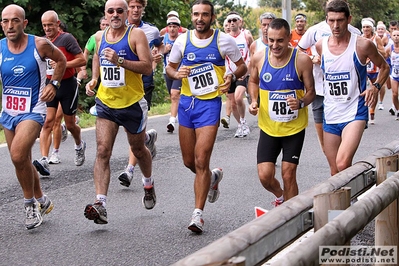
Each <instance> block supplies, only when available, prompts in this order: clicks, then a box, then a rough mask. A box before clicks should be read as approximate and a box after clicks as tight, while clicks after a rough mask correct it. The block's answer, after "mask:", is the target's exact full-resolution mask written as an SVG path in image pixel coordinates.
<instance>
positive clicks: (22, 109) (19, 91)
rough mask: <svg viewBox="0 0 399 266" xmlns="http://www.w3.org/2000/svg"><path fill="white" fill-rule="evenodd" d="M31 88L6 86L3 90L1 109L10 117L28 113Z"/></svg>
mask: <svg viewBox="0 0 399 266" xmlns="http://www.w3.org/2000/svg"><path fill="white" fill-rule="evenodd" d="M31 101H32V88H24V87H14V86H7V87H4V89H3V96H2V104H3V109H4V110H5V111H6V113H8V114H9V115H11V116H16V115H19V114H25V113H29V112H30V107H31Z"/></svg>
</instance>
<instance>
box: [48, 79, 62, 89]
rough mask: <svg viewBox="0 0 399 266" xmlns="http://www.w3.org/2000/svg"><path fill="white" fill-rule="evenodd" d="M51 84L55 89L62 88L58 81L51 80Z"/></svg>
mask: <svg viewBox="0 0 399 266" xmlns="http://www.w3.org/2000/svg"><path fill="white" fill-rule="evenodd" d="M49 84H51V85H53V86H54V88H56V89H57V90H58V89H59V88H60V86H61V84H60V83H59V82H58V80H50V82H49Z"/></svg>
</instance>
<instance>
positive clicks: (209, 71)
mask: <svg viewBox="0 0 399 266" xmlns="http://www.w3.org/2000/svg"><path fill="white" fill-rule="evenodd" d="M187 79H188V83H189V85H190V91H191V93H192V94H193V95H194V96H199V95H205V94H208V93H211V92H214V91H217V89H218V87H219V81H218V77H217V75H216V71H215V68H214V67H213V64H212V63H205V64H202V65H199V66H195V67H193V68H191V70H190V74H189V75H188V77H187Z"/></svg>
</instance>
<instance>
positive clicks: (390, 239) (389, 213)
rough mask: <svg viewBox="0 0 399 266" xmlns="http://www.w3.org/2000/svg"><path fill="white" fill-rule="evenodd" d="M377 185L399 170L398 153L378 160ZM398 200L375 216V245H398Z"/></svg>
mask: <svg viewBox="0 0 399 266" xmlns="http://www.w3.org/2000/svg"><path fill="white" fill-rule="evenodd" d="M376 171H377V182H376V183H377V186H378V185H379V184H381V183H382V182H384V181H385V180H386V179H387V177H389V172H397V171H398V155H392V156H387V157H383V158H378V159H377V161H376ZM398 218H399V217H398V200H395V201H394V202H392V203H391V204H390V205H389V206H388V207H386V208H385V209H384V210H383V211H382V212H381V213H380V214H378V216H377V217H375V245H376V246H387V245H389V246H398V244H399V235H398V232H399V223H398Z"/></svg>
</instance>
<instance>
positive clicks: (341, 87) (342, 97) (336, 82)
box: [324, 72, 350, 103]
mask: <svg viewBox="0 0 399 266" xmlns="http://www.w3.org/2000/svg"><path fill="white" fill-rule="evenodd" d="M325 76H326V82H327V87H325V88H324V89H325V90H328V91H326V92H325V94H328V95H329V98H330V99H332V100H333V101H334V102H336V103H343V102H346V101H347V100H348V94H349V91H348V84H350V73H349V72H341V73H327V74H326V75H325Z"/></svg>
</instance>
